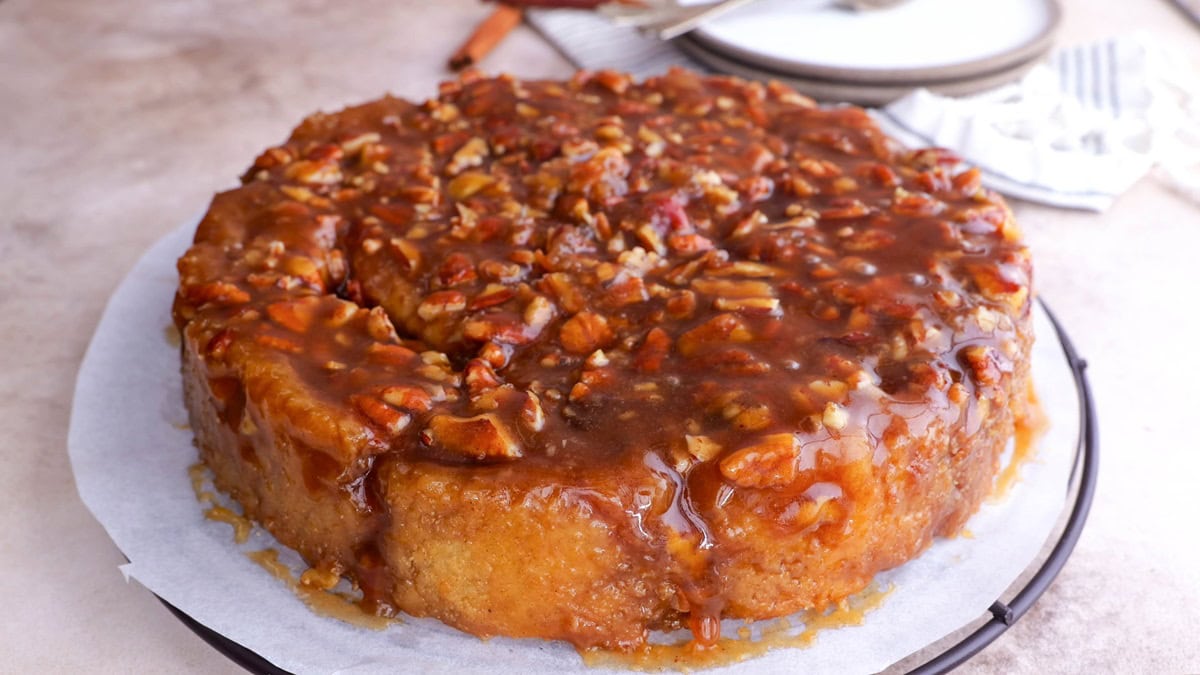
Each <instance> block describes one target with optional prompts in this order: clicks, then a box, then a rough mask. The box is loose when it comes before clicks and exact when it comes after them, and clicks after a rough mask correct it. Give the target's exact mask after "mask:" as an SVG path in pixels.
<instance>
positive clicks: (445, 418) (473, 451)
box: [421, 413, 521, 461]
mask: <svg viewBox="0 0 1200 675" xmlns="http://www.w3.org/2000/svg"><path fill="white" fill-rule="evenodd" d="M421 439H422V440H423V441H424V442H425V443H426V444H428V445H431V446H434V447H437V448H441V449H443V450H446V451H448V452H451V453H453V454H456V455H459V456H461V457H466V458H469V459H474V460H478V461H485V460H497V459H516V458H518V457H520V456H521V444H520V443H519V442H518V441H517V439H516V438H515V437H514V435H513V434H512V432H510V431H509V430H508V429H507V428H506V427H505V426H504V424H503V423H502V422H501V421H500V420H499V418H497V417H496V415H495V414H493V413H484V414H482V415H476V416H475V417H454V416H453V415H434V416H433V417H432V418H430V420H429V426H427V427H426V428H425V430H424V431H423V432H421Z"/></svg>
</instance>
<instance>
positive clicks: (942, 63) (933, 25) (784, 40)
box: [675, 0, 1061, 105]
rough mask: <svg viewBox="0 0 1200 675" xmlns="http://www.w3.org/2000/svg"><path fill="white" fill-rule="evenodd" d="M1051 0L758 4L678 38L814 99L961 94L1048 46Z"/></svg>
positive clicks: (697, 54)
mask: <svg viewBox="0 0 1200 675" xmlns="http://www.w3.org/2000/svg"><path fill="white" fill-rule="evenodd" d="M1060 16H1061V10H1060V8H1059V5H1058V2H1057V1H1056V0H907V1H906V2H901V3H899V4H897V5H895V6H892V7H889V8H886V9H874V10H862V11H855V10H851V9H846V8H842V7H836V6H833V7H825V8H823V9H812V8H811V5H810V3H804V2H795V1H794V0H758V1H757V2H751V3H749V4H746V5H744V6H742V7H739V8H737V9H735V10H731V11H729V12H728V13H726V14H723V15H721V16H719V17H717V18H715V19H713V20H711V21H708V22H706V23H704V24H703V25H702V26H700V27H699V28H697V29H695V30H693V31H692V32H690V33H688V34H687V35H685V36H683V37H681V38H678V39H676V41H675V42H676V44H678V45H679V46H680V47H681V48H682V49H683V50H684V51H686V52H687V53H688V54H689V55H691V56H692V57H693V58H695V59H696V60H698V61H700V62H702V63H704V64H705V65H707V66H710V67H712V68H713V69H715V70H718V71H721V72H726V73H730V74H734V75H740V76H743V77H756V78H759V79H765V78H774V79H778V80H781V81H784V82H787V83H789V84H791V85H793V86H795V87H796V88H797V89H799V90H800V91H803V92H805V93H806V94H808V95H810V96H813V97H814V98H818V99H826V100H838V101H850V102H854V103H860V104H865V105H880V104H884V103H889V102H891V101H893V100H895V99H897V98H900V97H901V96H903V95H905V94H906V93H908V92H909V91H911V90H913V89H915V88H917V87H925V88H927V89H931V90H933V91H935V92H938V93H941V94H947V95H952V96H961V95H966V94H971V93H975V92H979V91H983V90H986V89H991V88H994V87H997V86H999V85H1001V84H1005V83H1007V82H1010V81H1012V80H1016V79H1017V78H1019V77H1020V76H1021V75H1023V74H1024V73H1025V72H1026V71H1027V70H1029V69H1030V68H1032V67H1033V65H1034V64H1035V63H1036V62H1037V61H1038V60H1039V58H1040V57H1042V56H1043V55H1044V54H1045V53H1046V52H1047V50H1049V49H1050V46H1051V44H1052V43H1053V40H1054V34H1055V31H1056V29H1057V27H1058V23H1059V19H1060Z"/></svg>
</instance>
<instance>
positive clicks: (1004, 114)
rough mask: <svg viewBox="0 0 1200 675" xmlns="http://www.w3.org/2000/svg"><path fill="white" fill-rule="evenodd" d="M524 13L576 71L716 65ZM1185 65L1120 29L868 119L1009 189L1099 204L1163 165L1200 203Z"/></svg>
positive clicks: (635, 38) (586, 21) (1199, 145)
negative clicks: (1004, 81) (1017, 75)
mask: <svg viewBox="0 0 1200 675" xmlns="http://www.w3.org/2000/svg"><path fill="white" fill-rule="evenodd" d="M527 16H528V19H529V22H530V24H531V25H533V27H534V28H535V29H536V30H538V31H539V32H540V33H541V34H542V35H543V36H545V38H546V39H547V40H549V41H550V42H551V43H552V44H553V45H555V46H556V47H557V48H558V49H559V50H560V51H561V52H562V53H563V54H564V55H565V56H566V57H567V58H568V59H569V60H571V61H572V62H573V63H575V65H577V66H579V67H580V68H588V69H599V68H614V69H617V70H622V71H626V72H629V73H631V74H633V75H635V76H638V77H646V76H650V75H656V74H659V73H662V72H663V71H665V70H666V69H667V68H669V67H671V66H685V67H688V68H692V69H694V70H698V71H701V72H711V69H709V68H706V67H705V66H703V65H702V64H700V63H697V62H696V61H694V60H693V59H691V58H689V57H688V56H687V55H686V54H684V53H683V52H682V51H680V50H679V48H678V47H676V46H674V45H672V44H671V43H669V42H662V41H659V40H656V39H653V38H648V37H645V36H642V35H641V34H639V33H638V32H637V31H636V30H633V29H630V28H624V27H619V26H614V25H613V24H611V23H610V22H609V21H608V20H606V19H605V18H603V17H601V16H598V15H597V14H595V13H593V12H580V11H576V10H561V9H558V10H536V11H530V12H528V14H527ZM1190 66H1191V64H1185V63H1181V62H1180V61H1179V60H1178V59H1176V58H1174V57H1173V55H1172V54H1171V53H1170V52H1168V51H1167V50H1165V49H1163V48H1161V47H1160V46H1158V45H1156V44H1155V43H1154V41H1153V40H1152V38H1150V37H1149V36H1145V35H1131V36H1123V37H1118V38H1114V39H1110V40H1105V41H1101V42H1096V43H1091V44H1084V45H1079V46H1075V47H1070V48H1066V49H1060V50H1057V51H1055V52H1054V53H1053V54H1052V55H1051V56H1050V57H1049V58H1048V59H1046V60H1045V61H1044V62H1043V63H1041V64H1039V65H1038V66H1036V67H1035V68H1033V69H1032V70H1031V71H1029V73H1028V74H1027V75H1025V76H1024V77H1023V78H1022V79H1021V80H1020V81H1018V82H1015V83H1012V84H1009V85H1005V86H1002V87H1000V88H998V89H996V90H993V91H989V92H984V93H982V94H977V95H974V96H968V97H962V98H952V97H947V96H942V95H939V94H934V93H932V92H930V91H928V90H925V89H916V90H914V91H913V92H912V93H910V94H908V95H906V96H904V97H903V98H901V99H899V100H897V101H895V102H893V103H891V104H889V105H887V106H884V107H882V108H879V109H875V110H872V114H873V115H874V116H875V119H876V120H877V121H878V123H879V124H880V126H881V127H883V128H884V129H885V130H886V131H887V132H888V133H890V134H892V135H893V136H895V137H896V138H898V139H899V140H901V141H902V142H904V143H905V144H907V145H909V146H910V147H924V146H931V145H934V146H941V147H945V148H950V149H951V150H954V151H955V152H956V153H958V154H959V155H960V156H961V157H963V159H965V160H966V161H967V162H968V163H970V164H973V165H975V166H978V167H979V168H980V169H981V170H982V172H983V177H984V182H985V184H987V185H988V186H989V187H991V188H993V189H995V190H998V191H999V192H1002V193H1004V194H1006V195H1009V196H1013V197H1019V198H1022V199H1027V200H1030V201H1034V202H1040V203H1043V204H1049V205H1053V206H1059V207H1065V208H1077V209H1088V210H1092V211H1103V210H1104V209H1106V208H1108V207H1109V206H1110V205H1111V204H1112V203H1113V201H1114V200H1115V199H1116V198H1117V197H1118V196H1120V195H1121V194H1122V193H1123V192H1125V191H1126V190H1128V189H1129V188H1130V187H1131V186H1132V185H1133V184H1134V183H1136V182H1137V181H1138V180H1139V179H1141V178H1142V177H1143V176H1145V175H1146V174H1147V172H1149V171H1150V170H1151V168H1152V167H1154V166H1155V165H1157V166H1158V168H1157V169H1156V171H1155V175H1156V176H1157V177H1158V178H1159V179H1160V180H1162V181H1164V182H1165V183H1166V184H1168V185H1170V186H1171V187H1173V188H1175V189H1176V190H1178V191H1179V192H1181V193H1183V194H1185V195H1187V196H1189V197H1190V198H1192V199H1194V200H1196V201H1197V202H1198V203H1200V78H1197V75H1196V73H1195V71H1194V70H1193V69H1192V68H1191V67H1190Z"/></svg>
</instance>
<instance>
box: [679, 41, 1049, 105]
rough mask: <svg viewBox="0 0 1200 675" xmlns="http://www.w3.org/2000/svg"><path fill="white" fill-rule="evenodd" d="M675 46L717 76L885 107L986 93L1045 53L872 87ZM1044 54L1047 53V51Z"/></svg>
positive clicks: (687, 44)
mask: <svg viewBox="0 0 1200 675" xmlns="http://www.w3.org/2000/svg"><path fill="white" fill-rule="evenodd" d="M674 44H675V45H676V46H677V47H678V48H679V50H680V51H682V52H683V53H684V54H686V55H688V56H689V57H691V58H693V59H696V60H697V61H699V62H700V63H701V64H703V65H704V66H705V67H707V68H710V69H713V70H716V71H718V72H722V73H727V74H730V75H736V76H738V77H745V78H752V79H758V80H762V79H770V80H779V81H780V82H783V83H785V84H788V85H790V86H792V87H794V88H796V89H797V90H798V91H799V92H800V93H802V94H805V95H808V96H811V97H813V98H815V99H817V100H821V101H837V102H849V103H856V104H859V105H867V106H880V105H887V104H888V103H892V102H894V101H896V100H898V99H900V98H903V97H904V96H905V95H907V94H908V93H910V92H912V91H913V90H916V89H920V88H925V89H929V90H930V91H932V92H934V93H938V94H943V95H946V96H969V95H971V94H976V93H979V92H982V91H986V90H988V89H994V88H996V87H999V86H1002V85H1004V84H1007V83H1009V82H1013V81H1016V80H1018V79H1020V78H1021V77H1022V76H1024V75H1025V74H1026V73H1028V72H1029V71H1030V70H1032V69H1033V67H1034V66H1036V65H1037V64H1038V63H1039V62H1040V61H1041V59H1042V57H1043V56H1044V55H1045V53H1046V52H1045V51H1043V52H1037V53H1035V54H1033V55H1032V56H1031V57H1030V58H1028V59H1027V60H1025V61H1020V62H1017V63H1014V64H1010V65H1009V66H1007V67H1005V68H1001V69H999V70H995V71H989V72H987V73H981V74H979V75H977V76H976V77H971V78H965V79H954V80H942V81H937V82H899V81H897V82H874V83H871V82H849V81H845V80H828V79H824V78H818V77H806V76H803V75H795V74H792V73H784V72H780V71H777V70H772V69H766V68H759V67H758V66H755V65H753V64H748V63H744V62H739V61H737V60H736V59H734V58H733V57H730V56H726V55H724V54H718V53H716V52H713V51H711V50H708V49H706V48H704V47H703V46H701V45H699V44H697V43H696V41H695V39H694V38H691V37H690V36H689V35H684V36H681V37H679V38H676V39H675V41H674ZM1047 51H1049V50H1048V49H1047Z"/></svg>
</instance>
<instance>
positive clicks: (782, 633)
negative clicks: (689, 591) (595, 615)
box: [579, 584, 894, 671]
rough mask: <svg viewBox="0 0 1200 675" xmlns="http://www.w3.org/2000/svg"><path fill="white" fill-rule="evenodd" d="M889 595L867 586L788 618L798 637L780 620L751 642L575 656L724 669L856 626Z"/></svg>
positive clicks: (745, 633)
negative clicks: (829, 606)
mask: <svg viewBox="0 0 1200 675" xmlns="http://www.w3.org/2000/svg"><path fill="white" fill-rule="evenodd" d="M893 590H894V587H891V588H888V589H887V590H880V589H879V588H877V587H876V586H875V585H874V584H872V585H871V586H870V587H869V588H867V589H866V590H865V591H863V592H861V593H859V594H857V595H855V596H852V597H850V598H847V599H846V600H843V601H842V602H841V603H839V604H838V605H836V606H835V607H834V608H833V609H831V610H829V611H826V612H824V613H820V612H805V613H802V614H800V615H798V616H797V617H794V618H795V619H796V620H797V621H798V623H799V624H800V626H799V627H800V630H799V632H797V631H796V628H797V626H795V625H794V624H793V623H792V619H791V618H783V619H778V620H776V621H774V622H771V623H769V624H768V625H766V626H764V627H763V628H762V630H761V635H760V636H759V637H758V638H757V639H755V638H754V637H752V629H751V627H750V626H743V627H741V628H739V629H738V631H737V634H738V636H737V637H736V638H731V637H721V638H720V639H718V640H716V641H715V642H714V643H713V644H712V645H709V646H704V645H701V644H699V643H698V642H697V641H696V640H688V641H683V642H676V643H672V644H652V643H647V644H645V645H643V646H641V647H639V648H637V649H635V650H633V651H631V652H617V651H611V650H605V649H585V650H580V652H579V653H580V656H582V657H583V661H584V663H585V664H587V665H588V666H590V667H593V668H602V667H609V668H629V669H632V670H640V671H659V670H668V669H669V670H677V669H680V668H684V669H691V668H716V667H718V666H727V665H730V664H734V663H739V662H742V661H746V660H748V659H752V658H755V657H758V656H762V655H763V654H765V653H767V652H768V651H770V650H772V649H781V648H790V649H804V648H807V647H808V646H810V645H811V644H812V643H813V640H815V639H816V638H817V635H818V634H820V633H821V632H822V631H826V630H830V629H835V628H846V627H850V626H861V625H862V624H863V621H865V620H866V616H867V614H869V613H870V612H872V611H874V610H875V609H877V608H878V607H880V606H881V605H882V604H883V602H884V600H886V599H887V597H888V596H889V595H891V593H892V591H893Z"/></svg>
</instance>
